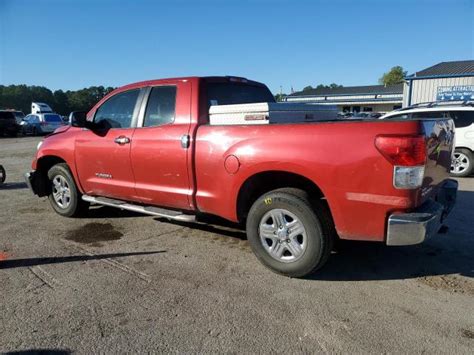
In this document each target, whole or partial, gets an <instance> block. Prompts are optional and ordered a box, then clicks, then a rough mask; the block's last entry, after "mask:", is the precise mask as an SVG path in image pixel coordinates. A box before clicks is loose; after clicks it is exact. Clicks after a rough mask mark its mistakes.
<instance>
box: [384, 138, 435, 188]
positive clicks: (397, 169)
mask: <svg viewBox="0 0 474 355" xmlns="http://www.w3.org/2000/svg"><path fill="white" fill-rule="evenodd" d="M375 147H376V148H377V149H378V151H379V152H380V153H382V155H383V156H384V157H385V159H387V160H388V161H389V162H390V163H391V164H393V165H394V168H393V186H394V187H395V188H397V189H417V188H419V187H420V186H421V185H422V183H423V178H424V175H425V163H426V144H425V138H424V137H423V136H388V135H387V136H383V135H381V136H377V137H376V138H375Z"/></svg>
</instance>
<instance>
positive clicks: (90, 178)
mask: <svg viewBox="0 0 474 355" xmlns="http://www.w3.org/2000/svg"><path fill="white" fill-rule="evenodd" d="M141 98H142V95H141V89H133V90H128V91H122V92H119V93H117V94H115V95H113V96H112V97H110V98H109V99H108V100H107V101H105V102H104V103H102V105H101V106H99V108H98V109H97V110H96V111H95V113H94V122H95V123H96V124H97V125H98V126H99V127H100V128H99V129H94V131H92V130H88V129H84V130H83V131H82V132H80V133H79V134H78V136H77V138H76V147H75V158H76V168H77V172H78V175H79V181H80V183H81V186H82V188H83V189H84V191H85V192H86V194H90V195H96V196H106V197H112V198H119V199H126V200H136V199H137V198H136V193H135V179H134V176H133V172H132V166H131V161H130V147H131V140H132V136H133V131H134V130H135V126H136V120H137V117H138V110H139V106H140V100H141Z"/></svg>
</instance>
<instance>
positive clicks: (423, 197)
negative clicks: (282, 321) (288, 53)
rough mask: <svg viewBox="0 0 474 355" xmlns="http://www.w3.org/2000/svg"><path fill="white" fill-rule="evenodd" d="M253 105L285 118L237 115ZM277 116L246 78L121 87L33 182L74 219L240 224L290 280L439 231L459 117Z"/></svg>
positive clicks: (80, 121) (40, 153)
mask: <svg viewBox="0 0 474 355" xmlns="http://www.w3.org/2000/svg"><path fill="white" fill-rule="evenodd" d="M254 103H255V104H257V103H258V105H261V104H262V103H263V104H265V105H267V106H269V107H270V106H271V107H277V108H278V109H279V110H280V111H281V112H279V115H274V117H277V116H278V117H277V118H278V119H277V118H275V119H274V120H273V121H272V119H269V116H268V113H258V112H257V113H253V114H244V116H243V117H242V115H240V116H239V115H238V114H236V113H232V112H234V111H232V110H237V111H235V112H240V111H239V110H241V109H238V108H239V105H241V106H245V107H247V106H249V105H250V106H251V107H253V106H252V105H253V104H254ZM258 105H257V106H258ZM278 105H285V104H284V103H283V104H278V103H275V102H274V98H273V95H272V94H271V92H270V90H269V89H268V88H267V87H266V86H265V85H263V84H261V83H258V82H255V81H251V80H247V79H244V78H236V77H186V78H174V79H163V80H152V81H144V82H139V83H135V84H130V85H126V86H123V87H121V88H119V89H116V90H115V91H113V92H111V93H110V94H109V95H107V96H106V97H104V98H103V99H102V100H101V101H100V102H98V103H97V104H96V105H95V106H94V107H93V108H92V109H91V110H90V111H89V112H88V113H87V115H86V114H85V113H84V115H83V116H81V115H77V117H75V118H74V119H73V123H72V125H71V126H65V127H61V128H59V129H57V130H56V131H55V132H54V133H53V134H51V135H49V136H47V137H46V138H45V139H44V141H42V142H41V143H40V144H39V145H38V149H37V152H36V156H35V159H34V160H33V163H32V171H30V172H28V173H27V174H25V179H26V182H27V184H28V185H29V186H30V188H31V189H32V190H33V192H34V194H36V195H38V196H40V197H41V196H47V197H48V198H49V200H50V202H51V205H52V208H53V209H54V210H55V211H56V212H57V213H58V214H60V215H62V216H65V217H74V216H78V215H80V214H82V213H84V212H85V211H86V210H87V209H88V206H89V205H90V204H99V205H106V206H112V207H117V208H120V209H123V210H130V211H136V212H141V213H145V214H149V215H154V216H162V217H166V218H168V219H174V220H179V221H182V222H183V221H184V222H188V221H189V222H192V221H194V220H195V218H196V216H199V215H203V214H210V215H216V216H220V217H222V218H224V219H227V220H229V221H233V222H237V223H240V224H241V225H242V226H245V228H246V233H247V237H248V241H249V243H250V246H251V248H252V250H253V252H254V253H255V255H256V256H257V258H258V259H259V260H260V261H261V262H262V263H263V264H264V265H265V266H267V267H268V268H270V269H271V270H273V271H275V272H277V273H280V274H283V275H287V276H290V277H303V276H305V275H308V274H309V273H312V272H314V271H316V270H318V269H319V268H321V267H322V266H323V265H324V263H325V262H326V260H327V259H328V257H329V255H330V253H331V249H332V246H333V242H334V241H335V240H336V239H337V238H340V239H350V240H360V241H377V242H382V243H385V244H386V245H389V246H401V245H413V244H418V243H421V242H423V241H424V240H425V239H426V238H428V237H430V236H432V235H434V234H436V233H437V232H438V231H439V229H440V227H441V226H442V223H443V221H444V219H445V218H446V216H447V215H448V213H449V212H450V211H451V209H452V207H453V205H454V203H455V199H456V192H457V182H456V181H455V180H450V179H448V174H449V170H450V165H451V156H452V150H453V141H454V126H453V122H452V121H451V120H450V119H442V118H433V119H429V118H424V119H413V120H396V119H394V120H377V119H373V120H371V119H365V120H354V119H351V120H344V119H340V118H339V119H338V118H336V117H333V116H332V115H330V114H328V115H327V118H325V117H324V115H323V117H321V115H320V116H319V117H318V119H313V115H312V114H308V113H305V114H304V115H303V116H301V117H300V116H298V115H295V114H294V113H295V112H293V111H292V110H291V109H288V107H289V106H278ZM307 106H310V105H307ZM227 107H230V108H231V109H227ZM280 107H281V109H280ZM307 109H308V110H309V108H307ZM245 110H247V111H248V109H247V108H246V109H245ZM245 110H241V111H243V112H244V111H245ZM213 112H220V113H219V114H218V115H217V116H219V120H217V121H215V122H212V119H210V117H211V114H212V113H213ZM226 112H227V113H226ZM282 112H283V113H282ZM236 117H237V118H236ZM285 117H288V119H287V120H285ZM295 117H296V118H295ZM298 117H300V118H298ZM227 118H228V120H227Z"/></svg>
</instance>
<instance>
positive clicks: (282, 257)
mask: <svg viewBox="0 0 474 355" xmlns="http://www.w3.org/2000/svg"><path fill="white" fill-rule="evenodd" d="M333 230H334V228H333V227H332V223H331V219H330V215H329V211H328V210H327V208H326V207H325V205H324V204H322V203H320V202H319V201H315V202H311V201H310V199H309V197H308V195H307V194H306V193H305V192H304V191H302V190H299V189H293V188H284V189H277V190H273V191H270V192H268V193H266V194H264V195H263V196H261V197H260V198H259V199H258V200H257V201H255V203H254V204H253V205H252V207H251V209H250V211H249V214H248V217H247V237H248V240H249V243H250V246H251V248H252V250H253V252H254V253H255V255H256V256H257V258H258V259H259V260H260V261H261V262H262V263H263V264H264V265H265V266H267V267H268V268H270V269H271V270H272V271H274V272H276V273H279V274H282V275H286V276H290V277H303V276H306V275H308V274H310V273H312V272H314V271H316V270H318V269H319V268H321V267H322V266H323V265H324V264H325V262H326V261H327V259H328V257H329V255H330V253H331V249H332V244H333V237H334V233H333Z"/></svg>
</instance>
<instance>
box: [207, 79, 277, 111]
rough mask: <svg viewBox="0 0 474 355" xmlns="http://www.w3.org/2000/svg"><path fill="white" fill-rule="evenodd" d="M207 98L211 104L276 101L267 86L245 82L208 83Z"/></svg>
mask: <svg viewBox="0 0 474 355" xmlns="http://www.w3.org/2000/svg"><path fill="white" fill-rule="evenodd" d="M207 99H208V105H209V106H215V105H233V104H249V103H254V102H275V98H274V97H273V95H272V93H271V92H270V90H268V88H267V87H266V86H257V85H250V84H245V83H212V82H211V83H208V84H207Z"/></svg>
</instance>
